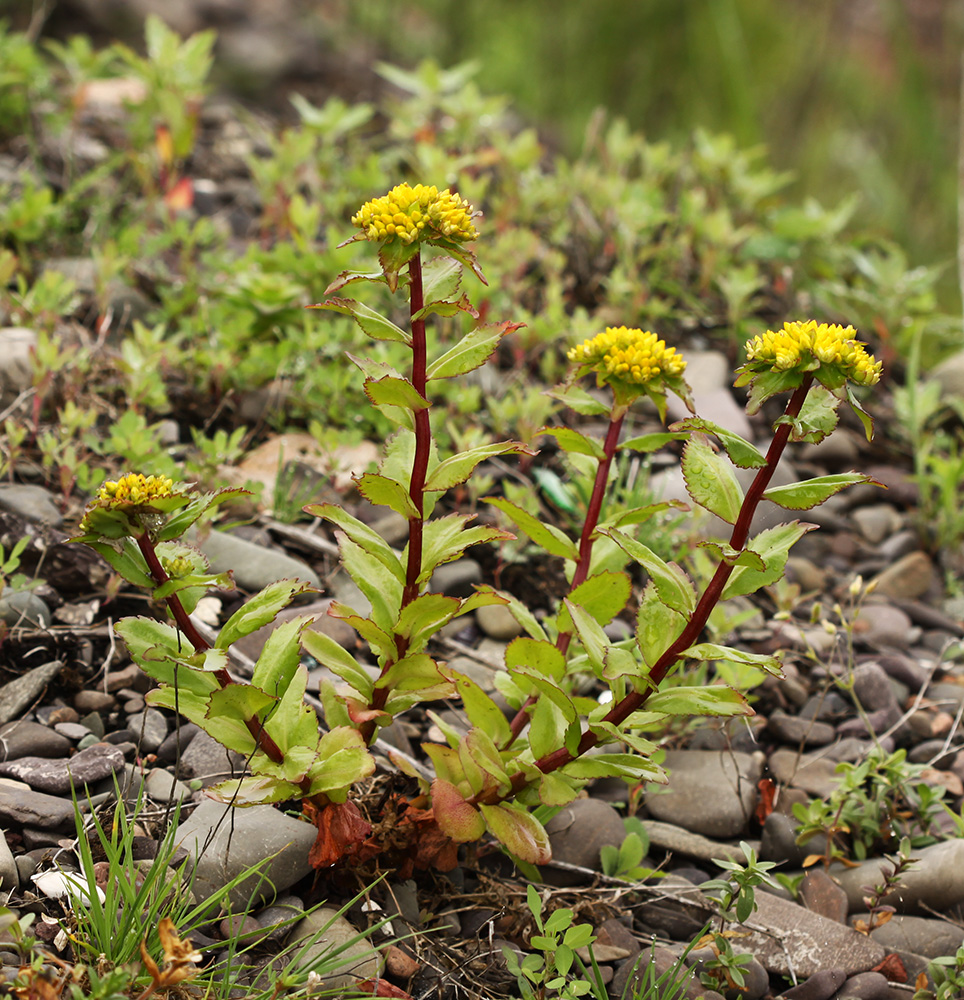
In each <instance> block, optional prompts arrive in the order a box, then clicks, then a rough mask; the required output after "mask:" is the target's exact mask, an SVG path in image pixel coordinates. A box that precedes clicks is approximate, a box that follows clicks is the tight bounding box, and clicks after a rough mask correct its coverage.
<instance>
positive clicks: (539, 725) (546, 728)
mask: <svg viewBox="0 0 964 1000" xmlns="http://www.w3.org/2000/svg"><path fill="white" fill-rule="evenodd" d="M568 728H569V720H568V719H567V718H566V716H565V714H564V713H563V711H562V710H561V709H560V707H559V706H558V705H557V704H556V703H555V702H554V701H553V700H552V699H551V698H546V697H542V698H538V699H536V703H535V704H534V705H533V706H532V710H531V712H530V713H529V734H528V736H529V748H530V749H531V750H532V753H533V755H534V756H535V757H536V758H539V757H543V756H545V755H546V754H549V753H552V751H553V750H558V749H559V747H561V746H565V743H566V731H567V730H568Z"/></svg>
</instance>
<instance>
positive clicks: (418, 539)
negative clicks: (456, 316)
mask: <svg viewBox="0 0 964 1000" xmlns="http://www.w3.org/2000/svg"><path fill="white" fill-rule="evenodd" d="M408 276H409V294H410V298H411V316H412V385H413V386H415V390H416V392H418V393H419V395H421V396H423V397H424V396H425V395H426V385H427V382H428V379H427V376H426V373H427V368H428V352H427V347H426V341H425V319H424V317H421V318H419V319H416V318H415V316H416V314H417V313H419V312H420V311H421V310H422V308H423V307H424V305H425V295H424V291H423V288H422V258H421V255H420V254H415V256H414V257H413V258H412V259H411V260H410V261H409V264H408ZM431 445H432V427H431V423H430V421H429V416H428V410H427V409H420V410H416V411H415V457H414V460H413V462H412V479H411V483H410V485H409V490H408V495H409V496H410V497H411V500H412V504H413V506H414V507H415V510H416V511H417V514H416V516H415V517H410V518H409V519H408V565H407V566H406V569H405V589H404V590H403V591H402V607H403V608H405V607H407V606H408V605H409V604H411V603H412V601H414V600H415V598H416V597H418V592H419V582H418V578H419V575H420V574H421V572H422V533H423V529H424V526H425V515H424V509H425V507H424V494H425V477H426V474H427V473H428V457H429V453H430V451H431ZM395 645H396V647H397V649H398V656H397V657H396V659H395V660H389V661H388V662H387V663H386V664H385V666H384V667H383V668H382V674H385V673H386V671H388V670H389V669H390V668H391V667H392V666H393V665H394V664H395V663H397V662H398V660H400V659H401V658H402V657H403V656H404V655H405V652H406V650H407V649H408V639H407V638H406V637H404V636H397V637H396V640H395ZM388 694H389V691H388V688H387V687H380V688H375V691H374V693H373V694H372V700H371V704H370V706H369V707H370V708H373V709H375V710H379V711H380V710H381V709H383V708H384V707H385V702H386V701H387V700H388ZM359 731H360V732H361V734H362V737H363V738H364V740H365V742H366V743H370V742H371V738H372V736H374V734H375V722H374V720H370V721H368V722H363V723H362V724H361V726H359Z"/></svg>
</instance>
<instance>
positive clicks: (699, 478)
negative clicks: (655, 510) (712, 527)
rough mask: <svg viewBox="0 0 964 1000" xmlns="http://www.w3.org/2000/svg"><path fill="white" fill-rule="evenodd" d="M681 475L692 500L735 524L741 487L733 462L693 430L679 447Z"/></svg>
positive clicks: (740, 500)
mask: <svg viewBox="0 0 964 1000" xmlns="http://www.w3.org/2000/svg"><path fill="white" fill-rule="evenodd" d="M682 470H683V479H684V481H685V483H686V492H687V493H688V494H689V495H690V496H691V497H692V498H693V500H694V502H695V503H698V504H699V505H700V506H701V507H703V508H705V509H706V510H708V511H709V512H710V513H711V514H716V516H717V517H719V518H722V519H723V520H724V521H726V522H727V524H736V520H737V518H738V517H739V516H740V507H741V505H742V504H743V489H742V487H741V486H740V484H739V482H738V481H737V478H736V473H735V472H734V471H733V466H732V465H731V464H730V462H729V461H727V459H725V458H724V457H723V456H722V455H720V454H719V453H718V452H716V451H714V450H713V448H712V446H711V445H710V443H709V441H708V439H707V438H706V437H705V436H704V435H702V434H694V435H693V436H692V437H691V438H690V439H689V441H687V442H686V445H685V446H684V448H683V459H682Z"/></svg>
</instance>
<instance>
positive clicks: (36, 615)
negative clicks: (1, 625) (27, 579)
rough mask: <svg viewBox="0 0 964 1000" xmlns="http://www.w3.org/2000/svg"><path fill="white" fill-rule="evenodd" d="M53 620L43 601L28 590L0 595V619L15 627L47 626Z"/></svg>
mask: <svg viewBox="0 0 964 1000" xmlns="http://www.w3.org/2000/svg"><path fill="white" fill-rule="evenodd" d="M53 620H54V618H53V615H52V614H51V613H50V608H48V607H47V604H46V602H45V601H42V600H41V599H40V598H39V597H37V595H36V594H32V593H30V591H29V590H14V591H11V592H9V593H6V594H5V595H4V596H3V597H0V621H2V622H6V624H7V625H11V626H14V627H17V628H47V627H48V626H49V625H50V624H51V622H52V621H53Z"/></svg>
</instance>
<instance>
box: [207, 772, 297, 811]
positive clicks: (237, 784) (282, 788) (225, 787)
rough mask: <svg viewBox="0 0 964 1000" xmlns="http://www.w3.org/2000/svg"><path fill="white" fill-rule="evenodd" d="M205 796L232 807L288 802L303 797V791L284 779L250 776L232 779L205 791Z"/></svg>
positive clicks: (260, 775)
mask: <svg viewBox="0 0 964 1000" xmlns="http://www.w3.org/2000/svg"><path fill="white" fill-rule="evenodd" d="M204 794H205V795H207V796H208V797H209V798H212V799H214V800H215V802H227V803H229V804H230V805H232V806H242V807H243V806H260V805H270V804H271V803H272V802H287V801H288V800H289V799H297V798H300V797H301V796H302V794H303V793H302V791H301V789H300V788H299V787H298V786H297V785H294V784H292V783H291V782H290V781H285V780H284V779H283V778H275V777H271V776H270V775H267V774H259V775H249V776H246V777H244V778H230V779H229V780H227V781H222V782H219V783H218V784H216V785H211V786H210V787H208V788H205V789H204Z"/></svg>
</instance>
